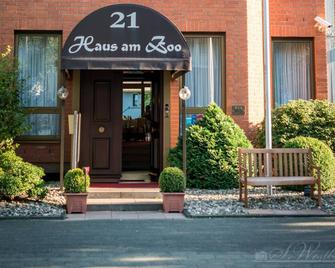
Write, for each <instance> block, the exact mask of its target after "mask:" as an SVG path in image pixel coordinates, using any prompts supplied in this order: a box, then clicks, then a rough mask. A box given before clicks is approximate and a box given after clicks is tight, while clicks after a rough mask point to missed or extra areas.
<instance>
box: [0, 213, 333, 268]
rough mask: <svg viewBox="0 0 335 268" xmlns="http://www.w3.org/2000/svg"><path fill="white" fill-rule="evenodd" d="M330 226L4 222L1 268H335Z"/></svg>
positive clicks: (287, 221) (258, 221)
mask: <svg viewBox="0 0 335 268" xmlns="http://www.w3.org/2000/svg"><path fill="white" fill-rule="evenodd" d="M334 230H335V218H217V219H187V220H159V219H155V220H154V219H150V220H122V221H120V220H90V221H62V220H2V221H0V267H5V268H11V267H27V268H30V267H34V268H39V267H71V268H73V267H115V268H116V267H122V268H129V267H141V268H144V267H148V268H149V267H151V268H152V267H156V268H158V267H170V268H171V267H173V268H184V267H185V268H193V267H196V268H224V267H234V268H235V267H248V268H250V267H251V268H252V267H264V268H265V267H266V268H269V267H270V268H271V267H278V268H283V267H294V268H300V267H309V268H310V267H318V268H319V267H335V232H334Z"/></svg>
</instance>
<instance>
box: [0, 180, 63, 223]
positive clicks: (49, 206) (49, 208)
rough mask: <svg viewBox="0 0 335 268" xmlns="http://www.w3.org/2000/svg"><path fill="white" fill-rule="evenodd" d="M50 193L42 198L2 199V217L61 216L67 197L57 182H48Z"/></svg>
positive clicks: (0, 208) (0, 203) (0, 214)
mask: <svg viewBox="0 0 335 268" xmlns="http://www.w3.org/2000/svg"><path fill="white" fill-rule="evenodd" d="M47 188H48V193H47V195H46V197H45V198H44V199H42V200H34V199H22V200H20V201H11V202H9V201H4V200H2V201H0V218H1V217H6V218H7V217H61V216H62V215H64V213H65V209H64V204H65V198H64V195H63V193H62V192H61V191H60V188H59V185H58V184H57V183H49V184H47Z"/></svg>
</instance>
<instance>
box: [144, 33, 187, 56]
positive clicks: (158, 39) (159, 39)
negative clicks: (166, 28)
mask: <svg viewBox="0 0 335 268" xmlns="http://www.w3.org/2000/svg"><path fill="white" fill-rule="evenodd" d="M165 45H166V42H165V36H162V35H157V36H154V37H152V38H151V41H150V42H149V43H148V45H147V46H146V48H145V51H146V52H147V53H151V52H153V51H157V52H159V53H162V54H166V53H168V52H173V51H176V52H179V51H181V45H179V44H177V45H173V44H169V45H167V46H165Z"/></svg>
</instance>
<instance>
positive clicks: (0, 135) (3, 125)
mask: <svg viewBox="0 0 335 268" xmlns="http://www.w3.org/2000/svg"><path fill="white" fill-rule="evenodd" d="M10 52H11V51H10V47H7V51H6V52H4V53H2V54H1V56H0V142H2V141H5V140H8V139H12V138H15V137H16V136H18V135H21V134H22V133H24V132H25V131H26V130H27V129H28V126H27V124H26V120H25V114H24V112H23V109H22V107H21V105H20V91H21V83H20V82H19V79H18V78H19V77H18V68H17V64H16V63H15V60H14V58H13V57H12V56H11V54H10Z"/></svg>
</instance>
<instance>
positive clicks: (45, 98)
mask: <svg viewBox="0 0 335 268" xmlns="http://www.w3.org/2000/svg"><path fill="white" fill-rule="evenodd" d="M17 55H18V61H19V71H20V78H21V79H22V80H23V84H24V89H23V92H22V96H21V100H22V105H23V106H24V107H57V96H56V94H57V85H58V55H59V37H58V36H47V35H23V34H22V35H21V34H20V35H19V36H18V48H17Z"/></svg>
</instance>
